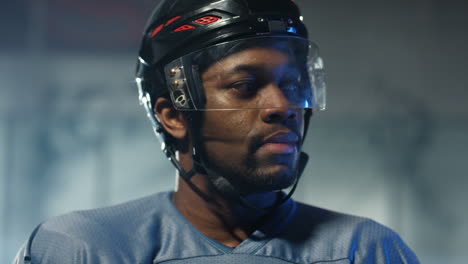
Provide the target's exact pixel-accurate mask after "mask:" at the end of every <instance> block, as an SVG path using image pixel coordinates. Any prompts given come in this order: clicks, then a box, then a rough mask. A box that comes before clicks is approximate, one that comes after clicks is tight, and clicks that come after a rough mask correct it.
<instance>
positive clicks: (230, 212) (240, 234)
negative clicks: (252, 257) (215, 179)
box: [172, 174, 276, 247]
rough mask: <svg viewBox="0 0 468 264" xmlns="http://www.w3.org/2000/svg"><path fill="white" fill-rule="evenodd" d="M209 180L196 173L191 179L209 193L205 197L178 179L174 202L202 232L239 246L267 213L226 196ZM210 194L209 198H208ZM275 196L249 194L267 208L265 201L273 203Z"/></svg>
mask: <svg viewBox="0 0 468 264" xmlns="http://www.w3.org/2000/svg"><path fill="white" fill-rule="evenodd" d="M206 179H207V177H206V176H205V175H201V174H197V175H195V176H194V177H192V180H191V181H192V183H193V184H194V185H195V186H196V187H197V188H199V189H200V191H201V192H203V194H204V195H206V197H205V198H203V197H201V196H200V195H199V194H197V193H196V192H194V191H193V190H192V188H191V187H190V186H189V185H188V184H187V183H186V182H185V181H184V180H182V179H181V178H179V179H178V188H177V190H176V192H175V194H174V196H173V198H172V201H173V203H174V205H175V207H176V208H177V209H178V210H179V211H180V213H181V214H182V215H183V216H184V217H185V218H186V219H187V220H188V221H189V222H190V223H191V224H192V225H193V226H194V227H195V228H196V229H197V230H198V231H200V232H201V233H202V234H204V235H205V236H207V237H209V238H211V239H213V240H215V241H218V242H220V243H222V244H224V245H226V246H228V247H236V246H237V245H239V244H240V243H241V242H242V241H243V240H245V239H247V238H248V237H249V236H250V235H251V234H252V233H253V231H255V230H256V229H257V228H258V225H259V223H260V221H261V219H262V216H264V215H265V212H264V211H259V210H253V209H248V208H245V207H243V206H242V205H240V204H239V203H237V202H234V201H230V200H227V199H225V198H224V197H223V196H222V194H220V193H219V192H217V191H214V190H212V188H209V187H208V185H209V182H207V180H206ZM207 197H208V198H209V199H206V198H207ZM275 198H276V196H275V194H274V193H264V194H257V195H255V196H250V197H248V199H249V202H251V203H252V204H254V205H258V206H259V207H265V205H264V204H265V201H267V203H273V202H274V201H275ZM268 205H270V204H268Z"/></svg>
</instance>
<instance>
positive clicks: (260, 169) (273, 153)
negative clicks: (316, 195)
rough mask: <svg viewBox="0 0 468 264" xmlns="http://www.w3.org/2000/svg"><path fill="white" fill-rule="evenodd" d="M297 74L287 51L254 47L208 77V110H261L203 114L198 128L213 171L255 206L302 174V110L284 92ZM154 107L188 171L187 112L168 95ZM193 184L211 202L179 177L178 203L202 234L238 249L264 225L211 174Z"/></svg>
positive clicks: (205, 81)
mask: <svg viewBox="0 0 468 264" xmlns="http://www.w3.org/2000/svg"><path fill="white" fill-rule="evenodd" d="M236 66H241V67H237V68H236ZM244 66H248V67H244ZM291 72H293V71H292V70H291V69H290V61H289V59H288V57H287V56H286V55H285V54H283V53H281V52H279V51H276V50H274V49H269V48H251V49H247V50H244V51H242V52H238V53H236V54H234V55H230V56H228V57H227V58H224V59H222V60H221V61H219V62H217V63H215V64H213V65H211V66H210V67H209V68H208V69H207V70H206V71H205V72H204V73H203V74H202V82H203V86H204V89H205V93H206V94H207V104H206V108H209V109H219V108H226V105H229V106H231V107H232V106H234V108H241V107H244V108H248V107H249V106H252V107H255V106H256V107H258V106H260V107H263V108H262V109H248V110H247V109H244V110H230V111H205V112H203V115H202V120H201V126H200V136H201V142H203V148H204V152H205V153H204V154H205V155H204V159H205V165H206V166H205V167H206V169H207V173H208V174H212V175H220V176H223V177H225V178H226V179H228V180H229V182H231V183H232V184H233V185H234V186H235V187H236V189H237V190H239V191H241V192H242V194H243V196H244V197H245V198H246V199H247V200H248V202H249V203H250V204H252V205H254V206H256V207H267V206H271V205H273V204H274V202H275V199H276V194H275V193H274V192H273V191H274V190H278V189H282V188H286V187H288V186H290V185H291V184H292V183H293V182H294V180H295V177H296V174H295V172H296V169H297V161H298V158H299V153H300V148H301V138H302V131H303V110H301V109H297V108H292V107H291V102H290V100H288V99H287V98H286V96H285V95H284V92H283V91H282V90H280V89H279V87H288V85H289V86H291V85H292V84H291V83H292V82H291V77H290V76H289V75H290V73H291ZM288 74H289V75H288ZM268 107H276V108H268ZM278 107H280V108H278ZM154 109H155V113H156V115H157V117H158V119H159V120H160V122H161V124H162V126H163V127H164V129H165V130H166V131H167V132H168V133H169V134H170V135H172V136H173V137H174V138H175V139H176V140H177V142H178V159H179V162H180V164H181V166H182V168H184V170H185V171H190V170H191V169H192V138H191V135H190V130H189V124H188V122H187V121H186V119H185V118H184V115H183V114H182V112H180V111H178V110H176V109H175V108H174V107H173V105H172V103H171V102H170V101H169V100H167V99H165V98H158V100H157V101H156V103H155V107H154ZM272 138H273V140H272ZM192 183H193V184H194V185H195V186H196V187H197V188H198V189H199V190H200V191H202V192H203V194H204V195H205V197H202V196H200V195H199V194H197V193H196V192H194V191H193V190H192V188H190V186H189V185H188V184H187V183H186V182H185V181H184V180H183V179H182V178H181V177H179V178H178V185H177V188H176V191H175V194H174V196H173V203H174V205H175V207H176V208H177V209H178V210H179V211H180V212H181V214H182V215H183V216H184V217H185V218H186V219H187V220H188V221H189V222H190V223H191V224H192V225H193V226H194V227H195V228H196V229H198V230H199V231H200V232H201V233H203V234H204V235H206V236H207V237H209V238H211V239H214V240H216V241H218V242H220V243H222V244H224V245H226V246H229V247H236V246H237V245H239V244H240V243H241V242H242V241H243V240H245V239H247V238H248V237H249V236H250V235H251V234H252V232H253V231H254V230H256V229H257V228H258V225H259V224H260V221H261V219H262V216H263V215H264V214H265V211H262V210H252V209H248V208H245V207H243V206H242V205H240V204H239V203H237V202H235V201H232V200H230V199H228V198H226V197H225V195H224V194H223V193H224V192H223V190H222V187H219V186H215V185H213V183H212V182H211V181H210V180H209V177H208V175H204V174H200V173H197V174H196V175H194V176H193V178H192ZM207 197H208V198H207Z"/></svg>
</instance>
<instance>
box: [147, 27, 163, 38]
mask: <svg viewBox="0 0 468 264" xmlns="http://www.w3.org/2000/svg"><path fill="white" fill-rule="evenodd" d="M162 28H163V24H161V25H159V26H158V27H157V28H155V29H154V30H153V33H151V37H150V38H152V37H154V36H156V34H158V33H159V31H161V29H162Z"/></svg>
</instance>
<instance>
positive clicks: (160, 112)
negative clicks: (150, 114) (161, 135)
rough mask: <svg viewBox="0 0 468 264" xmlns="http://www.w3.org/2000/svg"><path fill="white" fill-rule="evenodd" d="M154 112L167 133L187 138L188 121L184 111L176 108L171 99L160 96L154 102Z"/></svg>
mask: <svg viewBox="0 0 468 264" xmlns="http://www.w3.org/2000/svg"><path fill="white" fill-rule="evenodd" d="M154 113H155V114H156V116H157V117H158V120H159V121H160V122H161V125H162V126H163V128H164V130H166V132H167V133H169V134H170V135H171V136H173V137H174V138H176V139H186V137H187V134H188V133H187V131H188V127H187V122H186V121H185V118H184V116H183V115H182V112H180V111H178V110H176V109H175V108H174V106H173V105H172V103H171V101H170V100H169V99H167V98H164V97H159V98H158V99H157V100H156V103H155V104H154Z"/></svg>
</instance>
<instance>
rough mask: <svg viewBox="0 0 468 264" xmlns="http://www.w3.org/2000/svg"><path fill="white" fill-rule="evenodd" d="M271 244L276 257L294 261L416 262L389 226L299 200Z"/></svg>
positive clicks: (412, 254) (411, 253)
mask: <svg viewBox="0 0 468 264" xmlns="http://www.w3.org/2000/svg"><path fill="white" fill-rule="evenodd" d="M271 244H272V245H275V244H276V246H279V247H281V248H282V250H279V251H277V252H282V253H281V254H283V255H282V256H279V257H281V258H287V259H291V260H292V261H293V262H297V263H315V262H318V263H321V262H327V263H328V262H330V263H335V262H336V263H410V264H413V263H419V262H418V260H417V258H416V256H415V255H414V253H413V252H412V251H411V250H410V249H409V248H408V246H407V245H406V244H405V243H404V242H403V240H402V239H401V238H400V236H399V235H398V234H397V233H396V232H395V231H393V230H391V229H390V228H388V227H386V226H384V225H382V224H379V223H377V222H375V221H373V220H371V219H369V218H365V217H359V216H354V215H349V214H344V213H339V212H334V211H331V210H327V209H323V208H319V207H314V206H310V205H307V204H303V203H299V202H298V203H297V209H296V213H295V216H294V218H293V219H292V221H291V223H290V224H289V225H288V227H287V228H286V230H285V231H284V232H282V233H281V234H280V235H279V236H278V237H277V238H275V239H273V241H272V243H271ZM402 260H405V261H406V262H405V261H402Z"/></svg>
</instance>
